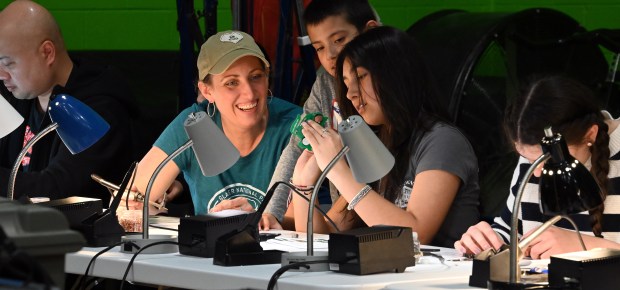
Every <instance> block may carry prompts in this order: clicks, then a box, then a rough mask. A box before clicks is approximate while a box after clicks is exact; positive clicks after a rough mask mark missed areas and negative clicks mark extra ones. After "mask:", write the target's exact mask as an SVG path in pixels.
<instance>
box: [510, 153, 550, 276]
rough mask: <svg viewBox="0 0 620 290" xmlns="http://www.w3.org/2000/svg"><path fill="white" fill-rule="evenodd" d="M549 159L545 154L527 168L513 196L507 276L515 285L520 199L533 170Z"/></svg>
mask: <svg viewBox="0 0 620 290" xmlns="http://www.w3.org/2000/svg"><path fill="white" fill-rule="evenodd" d="M549 158H551V154H549V153H545V154H543V155H541V156H540V157H538V159H536V160H535V161H534V163H532V165H531V166H530V168H528V170H527V172H526V173H525V175H524V176H523V179H522V180H521V184H519V190H517V195H516V196H515V200H514V205H513V206H512V219H511V226H510V276H509V277H510V280H509V281H510V283H517V282H518V277H519V275H517V274H518V273H517V271H518V269H517V247H518V246H519V245H518V237H517V235H518V231H519V230H518V226H519V211H520V208H521V198H523V192H524V191H525V186H526V185H527V183H528V182H529V181H530V178H531V177H532V175H533V174H534V170H536V167H538V165H540V164H542V163H543V162H545V161H547V160H548V159H549Z"/></svg>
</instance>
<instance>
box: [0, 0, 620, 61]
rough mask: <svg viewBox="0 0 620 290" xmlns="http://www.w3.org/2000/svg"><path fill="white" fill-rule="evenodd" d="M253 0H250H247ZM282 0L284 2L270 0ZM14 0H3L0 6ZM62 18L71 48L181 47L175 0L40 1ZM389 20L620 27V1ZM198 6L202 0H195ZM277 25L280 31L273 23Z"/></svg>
mask: <svg viewBox="0 0 620 290" xmlns="http://www.w3.org/2000/svg"><path fill="white" fill-rule="evenodd" d="M247 1H251V0H247ZM271 1H280V0H271ZM9 2H10V1H7V0H0V7H4V6H6V5H7V3H9ZM38 2H39V3H41V4H42V5H43V6H45V7H47V8H48V9H49V10H50V11H51V12H52V14H53V15H54V16H55V17H56V18H57V20H58V22H59V23H60V26H61V27H62V30H63V33H64V35H65V39H66V41H67V46H68V48H69V49H70V50H176V49H177V48H178V45H179V36H178V32H177V30H176V20H177V16H176V1H173V0H98V1H96V0H41V1H38ZM370 2H371V3H372V4H373V5H374V6H375V8H376V9H377V11H378V12H379V14H380V15H381V20H382V22H383V23H384V24H387V25H392V26H396V27H399V28H402V29H406V28H408V27H409V26H410V25H411V24H412V23H414V22H415V21H416V20H417V19H419V18H420V17H423V16H424V15H427V14H429V13H432V12H435V11H438V10H441V9H463V10H468V11H475V12H495V11H501V12H513V11H515V12H516V11H519V10H522V9H525V8H531V7H548V8H554V9H557V10H560V11H562V12H564V13H566V14H568V15H570V16H571V17H573V18H575V19H576V20H577V21H579V22H580V23H582V25H583V26H585V27H586V28H588V29H596V28H620V1H618V0H370ZM195 3H196V7H197V8H199V7H201V5H202V1H195ZM231 23H232V16H231V10H230V1H226V0H220V1H219V5H218V28H219V30H223V29H227V28H230V27H231V26H232V24H231ZM274 29H277V28H275V27H274Z"/></svg>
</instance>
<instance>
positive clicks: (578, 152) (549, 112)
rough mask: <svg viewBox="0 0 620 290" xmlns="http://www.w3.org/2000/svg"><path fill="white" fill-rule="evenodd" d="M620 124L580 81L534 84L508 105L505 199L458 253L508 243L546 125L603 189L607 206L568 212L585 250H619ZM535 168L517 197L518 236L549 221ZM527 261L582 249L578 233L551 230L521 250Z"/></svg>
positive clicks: (563, 227) (560, 227)
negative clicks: (514, 156)
mask: <svg viewBox="0 0 620 290" xmlns="http://www.w3.org/2000/svg"><path fill="white" fill-rule="evenodd" d="M618 124H620V120H618V119H613V118H612V117H611V115H609V113H607V112H606V111H601V110H600V108H599V107H598V105H597V103H596V98H595V96H594V94H593V92H592V91H591V90H590V89H589V88H587V87H586V86H584V85H583V84H581V83H579V82H577V81H575V80H572V79H569V78H566V77H563V76H549V77H545V78H541V79H538V80H537V81H535V82H533V83H532V84H531V85H529V86H528V87H527V89H526V90H525V91H524V92H523V93H522V94H521V95H520V97H518V98H517V99H516V100H515V102H514V103H513V104H512V105H511V106H509V107H508V108H507V111H506V116H505V122H504V125H505V129H506V132H507V135H508V137H509V138H510V139H511V140H512V141H513V142H514V145H515V149H516V151H517V152H518V153H519V154H520V155H521V157H520V159H519V163H518V165H517V167H516V168H515V171H514V174H513V177H512V182H511V187H510V195H509V197H508V200H507V201H506V207H505V208H504V210H503V211H502V213H501V215H500V216H498V217H496V218H495V220H494V222H493V224H492V225H490V224H488V223H486V222H480V223H478V224H476V225H474V226H471V227H470V228H469V229H468V230H467V232H465V233H464V234H463V235H462V237H461V239H460V240H458V241H456V242H455V243H454V248H455V249H457V250H459V251H460V252H462V253H463V254H478V253H480V252H481V251H483V250H486V249H489V248H491V247H493V248H495V249H499V248H500V247H501V246H502V245H503V244H505V243H508V241H509V239H510V224H511V222H510V219H511V215H512V212H511V211H512V208H513V204H514V200H515V196H516V191H517V190H518V187H519V183H520V181H521V179H522V178H523V175H524V174H525V173H526V171H527V169H528V168H529V166H530V164H531V163H532V162H533V161H534V160H535V159H536V158H538V157H539V156H540V155H541V154H542V150H541V147H540V145H539V141H540V140H541V139H542V137H543V134H544V132H543V129H544V128H545V127H547V126H549V125H551V126H552V129H553V131H554V132H556V133H560V134H562V135H563V136H564V138H565V140H566V142H567V144H568V149H569V151H570V154H571V155H573V157H575V158H576V159H577V160H579V161H580V162H582V163H583V164H584V165H586V167H587V168H588V169H589V170H590V172H591V173H592V175H593V176H594V177H595V179H596V181H597V182H598V184H599V185H600V187H601V190H602V195H603V198H604V204H602V205H601V206H599V207H598V208H595V209H592V210H590V211H589V212H581V213H578V214H574V215H571V218H572V219H573V220H574V221H575V223H576V224H577V227H578V228H579V231H581V233H582V236H583V240H584V242H585V245H586V248H587V249H592V248H597V247H601V248H620V130H617V127H618ZM541 169H542V165H540V166H539V167H538V168H536V170H535V171H534V176H533V177H532V178H531V179H530V181H529V183H528V185H527V186H526V188H525V192H524V194H523V198H522V200H521V209H520V210H521V212H520V213H519V214H518V216H519V223H518V224H519V229H518V233H519V238H523V237H525V236H528V235H529V234H530V233H531V232H532V231H534V230H535V229H536V228H537V227H538V226H540V225H541V224H542V223H543V222H545V221H546V220H548V219H550V218H551V216H545V215H543V213H542V212H541V210H540V206H539V202H540V201H539V197H538V178H537V177H538V176H540V171H541ZM523 250H524V252H525V255H526V256H530V257H531V258H534V259H545V258H549V257H550V256H551V255H555V254H560V253H566V252H575V251H581V250H582V248H581V245H580V243H579V240H578V237H577V235H576V234H575V233H574V231H573V227H572V226H571V225H570V223H569V222H568V221H566V220H564V219H563V220H561V221H560V222H558V223H556V224H555V225H554V226H552V227H551V228H549V229H548V230H547V231H545V232H544V233H543V234H541V235H540V236H539V237H537V238H535V239H534V240H533V241H532V243H531V244H530V245H529V246H528V247H527V248H526V249H523Z"/></svg>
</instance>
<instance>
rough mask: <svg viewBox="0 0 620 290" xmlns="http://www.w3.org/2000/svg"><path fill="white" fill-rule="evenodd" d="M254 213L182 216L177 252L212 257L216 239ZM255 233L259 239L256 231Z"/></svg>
mask: <svg viewBox="0 0 620 290" xmlns="http://www.w3.org/2000/svg"><path fill="white" fill-rule="evenodd" d="M254 214H255V213H243V214H238V215H232V216H226V217H223V216H220V215H216V214H207V215H197V216H190V217H182V218H181V219H180V222H179V253H181V254H183V255H189V256H198V257H205V258H213V256H214V253H215V243H216V241H217V239H218V238H219V237H221V236H223V235H224V234H228V233H230V232H232V231H233V230H234V229H237V228H238V227H239V226H240V225H241V224H243V223H244V222H245V221H246V219H249V218H250V217H252V216H253V215H254ZM255 234H256V238H257V239H259V237H258V231H256V233H255Z"/></svg>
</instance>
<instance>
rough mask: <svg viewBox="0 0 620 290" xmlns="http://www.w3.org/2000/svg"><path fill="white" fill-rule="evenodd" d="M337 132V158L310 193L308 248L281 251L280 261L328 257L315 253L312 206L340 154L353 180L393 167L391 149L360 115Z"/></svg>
mask: <svg viewBox="0 0 620 290" xmlns="http://www.w3.org/2000/svg"><path fill="white" fill-rule="evenodd" d="M338 133H339V134H340V137H341V139H342V144H343V145H344V147H342V149H341V150H340V151H339V152H338V154H336V157H334V159H332V161H331V162H330V163H329V164H327V166H326V167H325V169H324V170H323V173H321V175H320V176H319V179H318V180H317V182H316V184H315V185H314V189H313V191H312V195H311V196H310V201H309V207H308V225H307V229H306V230H307V234H306V236H307V250H306V253H305V255H304V253H303V252H302V253H299V252H293V253H284V254H283V255H282V257H283V258H282V263H283V264H285V265H286V264H289V263H294V262H308V261H318V260H327V259H328V256H327V253H321V254H320V255H315V254H314V239H313V232H314V228H313V224H312V220H313V216H314V208H313V205H314V203H315V202H316V198H317V196H318V192H319V188H320V187H321V184H322V183H323V180H325V177H326V176H327V173H328V172H329V171H330V170H331V168H332V167H333V166H334V164H336V162H337V161H338V160H340V158H342V156H343V155H345V154H346V156H347V162H348V163H349V167H350V168H351V171H352V172H353V176H354V177H355V180H357V181H358V182H361V183H370V182H374V181H376V180H379V179H380V178H382V177H383V176H385V175H386V174H387V173H388V172H390V170H391V169H392V167H393V166H394V156H392V154H391V153H390V151H388V150H387V148H385V146H384V145H383V143H381V140H379V138H377V135H375V133H374V132H373V131H372V130H371V129H370V127H368V125H367V124H366V122H364V119H362V117H360V116H357V115H353V116H351V117H349V118H348V119H347V120H345V121H343V122H341V123H340V124H338ZM309 266H310V267H309V268H308V269H307V271H326V270H328V268H327V263H325V264H311V265H309Z"/></svg>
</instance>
